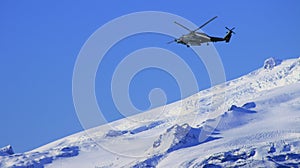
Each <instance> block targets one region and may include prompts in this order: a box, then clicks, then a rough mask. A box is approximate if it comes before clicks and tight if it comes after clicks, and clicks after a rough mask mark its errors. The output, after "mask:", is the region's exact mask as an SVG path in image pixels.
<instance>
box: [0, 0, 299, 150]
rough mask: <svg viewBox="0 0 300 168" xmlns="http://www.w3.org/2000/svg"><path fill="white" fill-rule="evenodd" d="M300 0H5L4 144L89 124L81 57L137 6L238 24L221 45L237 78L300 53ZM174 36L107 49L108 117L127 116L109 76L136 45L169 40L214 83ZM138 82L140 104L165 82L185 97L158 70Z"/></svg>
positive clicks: (213, 28)
mask: <svg viewBox="0 0 300 168" xmlns="http://www.w3.org/2000/svg"><path fill="white" fill-rule="evenodd" d="M299 6H300V2H299V1H297V0H289V1H284V0H278V1H230V0H228V1H224V2H223V1H222V2H221V1H202V2H201V1H196V0H195V1H173V0H172V1H171V0H167V1H158V0H153V1H140V0H139V1H138V0H133V1H128V2H124V1H114V0H112V1H99V0H97V1H96V0H95V1H83V0H81V1H71V0H68V1H67V0H61V1H55V2H53V1H37V0H36V1H33V0H26V1H16V0H2V1H0V22H1V24H0V58H1V61H0V77H1V84H0V86H1V87H0V93H1V96H0V107H1V108H0V133H1V136H0V146H5V145H7V144H11V145H13V147H14V149H15V151H16V152H24V151H27V150H31V149H34V148H36V147H39V146H41V145H43V144H46V143H48V142H51V141H53V140H56V139H59V138H62V137H64V136H67V135H70V134H73V133H76V132H79V131H81V130H82V127H81V125H80V122H79V120H78V119H77V116H76V113H75V109H74V106H73V101H72V73H73V68H74V64H75V61H76V58H77V55H78V53H79V51H80V49H81V47H82V45H83V44H84V43H85V41H86V40H87V39H88V37H89V36H90V35H91V34H92V33H93V32H94V31H96V30H97V29H98V28H99V27H100V26H102V25H103V24H105V23H107V22H109V21H110V20H112V19H114V18H117V17H119V16H122V15H124V14H129V13H132V12H138V11H146V10H151V11H164V12H170V13H173V14H176V15H180V16H182V17H184V18H186V19H188V20H190V21H192V22H194V23H195V24H198V25H200V24H202V23H204V22H205V21H207V20H208V19H210V18H211V17H213V16H215V15H217V16H219V18H218V19H216V20H215V21H214V22H212V23H210V24H209V25H207V26H206V27H205V28H204V29H203V30H204V31H205V32H206V33H208V34H211V35H216V36H223V35H224V34H225V32H226V30H225V28H224V26H228V27H236V30H235V31H236V34H235V35H234V36H233V37H232V41H231V42H230V43H229V44H225V43H219V44H215V46H216V48H217V49H218V52H219V54H220V57H221V59H222V61H223V64H224V68H225V72H226V77H227V79H228V80H230V79H234V78H237V77H239V76H241V75H244V74H247V73H249V72H251V71H252V70H255V69H257V68H259V67H261V66H262V64H263V61H264V60H265V59H266V58H268V57H271V56H273V57H277V58H280V59H287V58H293V57H299V56H300V47H299V44H300V33H299V30H300V19H299V16H300V10H299ZM162 26H163V25H162ZM120 31H122V28H120ZM145 39H147V40H145ZM170 40H171V38H170V37H168V36H162V35H158V34H144V35H136V36H133V37H130V38H128V39H125V40H123V41H121V42H120V43H118V45H116V46H114V47H113V48H112V49H111V51H110V52H109V53H108V54H107V55H106V56H105V60H104V62H103V67H102V69H99V71H98V73H97V79H96V92H97V97H98V103H99V105H100V106H102V108H103V109H102V111H104V112H105V115H106V117H107V118H108V120H110V121H112V120H115V119H118V118H120V117H121V116H120V115H118V114H117V113H116V109H115V107H114V106H113V102H112V98H111V96H110V78H109V76H111V73H112V72H113V69H114V67H115V66H116V64H117V63H118V61H120V60H121V59H122V58H124V56H125V55H126V54H129V53H130V52H132V51H134V50H136V49H139V48H143V47H162V48H165V49H168V50H171V51H174V52H176V53H179V54H180V55H181V56H182V58H183V59H184V60H185V61H186V62H187V63H188V64H191V68H192V70H193V71H194V72H195V73H196V74H198V76H197V80H198V83H199V86H200V89H204V88H208V87H209V86H210V83H209V78H208V76H207V73H206V70H205V67H204V66H203V65H202V63H201V62H199V61H198V63H195V62H197V60H193V57H191V56H190V55H192V54H193V53H192V52H191V51H190V50H189V49H188V48H186V47H185V46H181V45H176V44H172V45H166V42H168V41H170ZM104 72H105V73H104ZM157 79H159V80H157ZM133 83H134V85H133V87H132V89H131V96H132V100H133V102H134V104H135V105H136V106H137V107H138V108H140V109H147V107H148V105H149V102H148V99H147V95H148V93H149V90H151V88H153V87H161V88H164V89H165V90H166V92H167V95H168V102H173V101H175V100H178V99H179V98H180V95H179V92H178V88H177V85H176V83H175V81H174V79H172V78H171V77H170V76H168V75H166V74H165V73H162V72H161V71H158V70H155V69H153V70H146V71H144V72H143V73H139V74H138V75H137V76H136V77H135V78H134V80H133Z"/></svg>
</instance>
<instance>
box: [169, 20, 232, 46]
mask: <svg viewBox="0 0 300 168" xmlns="http://www.w3.org/2000/svg"><path fill="white" fill-rule="evenodd" d="M217 17H218V16H215V17H213V18H211V19H210V20H208V21H207V22H205V23H204V24H203V25H201V26H200V27H198V28H197V29H195V30H190V29H189V28H187V27H185V26H184V25H182V24H180V23H178V22H176V21H175V22H174V23H175V24H177V25H178V26H180V27H182V28H184V29H186V30H187V31H189V34H185V35H183V36H181V37H179V38H178V39H174V40H172V41H170V42H168V44H170V43H173V42H177V43H179V44H183V45H186V46H187V47H190V46H200V45H201V44H202V43H207V45H209V42H219V41H225V42H226V43H228V42H229V41H230V38H231V36H232V34H235V32H234V31H233V30H234V29H235V27H233V28H231V29H229V28H228V27H225V28H226V29H227V30H228V32H227V33H226V35H225V37H213V36H209V35H207V34H205V33H201V32H197V31H198V30H200V29H201V28H203V27H204V26H206V25H207V24H208V23H210V22H211V21H213V20H214V19H216V18H217Z"/></svg>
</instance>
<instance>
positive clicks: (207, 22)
mask: <svg viewBox="0 0 300 168" xmlns="http://www.w3.org/2000/svg"><path fill="white" fill-rule="evenodd" d="M217 17H218V16H215V17H213V18H211V19H210V20H209V21H207V22H205V23H204V24H203V25H201V26H200V27H198V28H197V29H195V30H194V31H193V32H195V31H197V30H199V29H201V28H202V27H204V26H206V25H207V24H208V23H209V22H211V21H213V20H214V19H216V18H217Z"/></svg>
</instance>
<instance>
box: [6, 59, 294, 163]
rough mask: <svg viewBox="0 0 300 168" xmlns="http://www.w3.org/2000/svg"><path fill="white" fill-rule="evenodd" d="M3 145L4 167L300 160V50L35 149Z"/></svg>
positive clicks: (285, 161) (290, 161) (289, 161)
mask: <svg viewBox="0 0 300 168" xmlns="http://www.w3.org/2000/svg"><path fill="white" fill-rule="evenodd" d="M5 149H6V148H5ZM2 151H4V152H2V153H5V154H3V155H1V149H0V166H1V167H49V168H52V167H55V168H56V167H63V168H65V167H93V168H95V167H97V168H100V167H102V168H103V167H284V166H286V167H299V165H300V58H299V59H290V60H285V61H282V62H281V61H278V60H275V59H272V58H270V59H268V60H266V62H265V65H264V66H263V68H261V69H258V70H256V71H253V72H251V73H250V74H248V75H245V76H243V77H241V78H238V79H236V80H233V81H229V82H226V83H224V84H221V85H218V86H215V87H212V88H210V89H207V90H204V91H201V92H199V93H197V94H195V95H192V96H190V97H188V98H186V99H184V100H181V101H178V102H175V103H172V104H170V105H167V106H165V107H159V108H156V109H152V110H150V111H148V112H145V113H142V114H138V115H135V116H132V117H129V118H125V119H122V120H118V121H115V122H112V123H109V124H106V125H103V126H99V127H96V128H93V129H90V130H87V131H85V132H80V133H77V134H74V135H71V136H69V137H65V138H63V139H60V140H57V141H55V142H52V143H50V144H48V145H45V146H42V147H40V148H38V149H35V150H33V151H29V152H26V153H20V154H12V153H7V152H5V151H7V150H2ZM11 151H12V149H11Z"/></svg>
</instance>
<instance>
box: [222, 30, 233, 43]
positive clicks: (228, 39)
mask: <svg viewBox="0 0 300 168" xmlns="http://www.w3.org/2000/svg"><path fill="white" fill-rule="evenodd" d="M225 28H226V29H227V30H228V32H227V34H226V36H225V37H224V40H225V42H226V43H228V42H229V41H230V38H231V35H232V34H235V32H234V31H233V30H234V29H235V27H233V28H231V29H229V28H228V27H225Z"/></svg>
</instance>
